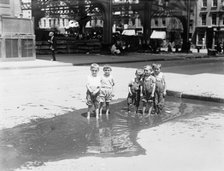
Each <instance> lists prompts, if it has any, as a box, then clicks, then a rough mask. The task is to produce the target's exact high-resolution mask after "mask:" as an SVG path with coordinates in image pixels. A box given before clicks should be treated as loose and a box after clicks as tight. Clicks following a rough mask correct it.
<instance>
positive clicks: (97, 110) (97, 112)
mask: <svg viewBox="0 0 224 171" xmlns="http://www.w3.org/2000/svg"><path fill="white" fill-rule="evenodd" d="M95 112H96V119H98V118H99V108H96V111H95Z"/></svg>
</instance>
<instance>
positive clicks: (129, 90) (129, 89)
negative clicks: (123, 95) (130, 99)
mask: <svg viewBox="0 0 224 171" xmlns="http://www.w3.org/2000/svg"><path fill="white" fill-rule="evenodd" d="M128 92H129V93H130V94H132V91H131V86H128Z"/></svg>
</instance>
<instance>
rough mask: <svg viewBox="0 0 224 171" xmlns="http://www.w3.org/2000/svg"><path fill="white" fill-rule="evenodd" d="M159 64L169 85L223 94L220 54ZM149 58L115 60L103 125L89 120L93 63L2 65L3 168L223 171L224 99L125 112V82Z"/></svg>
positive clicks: (173, 100) (171, 101)
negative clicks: (157, 112) (157, 111)
mask: <svg viewBox="0 0 224 171" xmlns="http://www.w3.org/2000/svg"><path fill="white" fill-rule="evenodd" d="M96 60H97V59H96ZM157 62H161V63H162V65H163V68H162V70H163V71H164V72H165V75H166V79H167V84H168V90H170V91H183V92H188V93H191V94H194V95H201V94H203V93H204V94H205V95H207V96H208V95H210V96H212V97H216V96H218V97H221V98H222V97H224V96H223V91H222V87H223V84H224V82H223V74H224V70H223V59H222V58H214V59H211V58H208V59H207V60H206V59H201V60H200V59H196V60H177V61H157ZM52 63H53V64H52ZM150 63H151V62H150V61H147V62H138V63H134V62H132V63H122V64H121V63H117V64H115V63H114V64H111V65H112V66H113V71H112V74H113V76H114V79H115V80H116V87H115V98H114V101H113V106H112V108H111V116H110V118H109V119H107V118H106V117H105V116H104V115H103V117H102V119H100V120H99V122H97V121H96V119H95V117H94V116H92V117H91V120H90V123H88V121H87V119H86V117H85V116H86V104H85V91H86V90H85V89H86V88H85V82H86V76H87V75H88V74H89V66H72V65H66V66H65V65H63V63H61V62H60V63H58V62H51V61H49V65H54V64H55V66H54V67H34V68H31V67H27V68H19V67H17V68H13V67H12V68H11V69H10V68H7V69H4V68H6V67H5V66H4V67H3V69H2V70H1V72H0V74H1V76H0V87H1V89H0V91H1V95H2V97H4V98H1V101H0V108H1V113H2V115H1V120H0V128H1V131H0V137H1V139H0V144H1V147H0V154H1V155H0V160H1V163H0V166H1V170H10V169H14V170H18V171H20V170H41V171H42V170H46V171H49V170H50V171H51V170H52V171H53V170H54V171H55V170H65V171H67V170H78V171H79V170H96V171H98V170H105V171H107V170H118V171H120V170H121V171H123V170H130V171H132V170H133V171H134V170H141V171H144V170H147V169H151V170H158V171H163V170H168V171H169V170H172V171H173V170H177V171H179V170H186V171H195V170H197V171H200V170H201V171H210V170H215V171H221V170H223V169H224V165H223V163H224V162H223V159H224V148H223V147H224V136H223V135H222V132H223V131H224V126H223V123H224V106H223V103H214V102H205V101H195V100H185V99H179V98H174V97H167V102H166V107H165V111H164V113H163V115H162V116H161V117H160V118H157V117H150V118H149V120H144V119H142V118H141V117H139V118H133V117H132V116H130V117H129V116H127V115H126V107H127V106H126V103H125V98H126V96H127V85H128V82H129V81H130V79H132V78H133V76H134V73H135V68H139V67H143V66H144V65H145V64H150ZM59 64H60V65H59ZM101 69H102V68H101ZM100 74H102V70H101V71H100ZM212 81H213V82H212ZM206 93H207V94H206ZM209 93H210V94H209ZM97 137H98V138H97Z"/></svg>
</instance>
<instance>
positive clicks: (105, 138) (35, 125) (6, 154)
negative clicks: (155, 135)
mask: <svg viewBox="0 0 224 171" xmlns="http://www.w3.org/2000/svg"><path fill="white" fill-rule="evenodd" d="M223 110H224V109H223V106H222V104H217V103H209V102H200V101H189V100H187V101H186V100H181V99H175V98H168V99H167V101H166V105H165V109H164V111H163V113H162V115H161V116H157V115H152V116H150V117H148V118H143V117H142V115H141V111H140V112H139V115H137V116H136V115H135V114H133V113H131V114H128V113H127V112H126V111H127V109H126V101H123V102H120V103H117V104H113V105H111V114H110V115H109V117H107V116H106V115H103V116H102V117H100V119H99V120H96V119H95V117H94V116H93V117H92V118H91V119H90V120H88V119H86V109H83V110H79V111H75V112H72V113H69V114H66V115H62V116H57V117H55V118H51V119H41V118H40V119H37V120H33V121H31V122H30V123H29V124H23V125H19V126H17V127H14V128H11V129H5V130H2V131H0V170H1V169H2V168H4V169H2V170H12V169H14V168H18V167H21V166H23V167H29V166H39V165H43V164H44V163H45V162H47V161H57V160H62V159H74V158H78V157H81V156H87V155H95V156H99V157H105V156H110V157H116V156H132V155H139V154H144V153H145V150H144V149H143V148H142V147H141V146H140V145H139V144H138V143H137V141H136V138H137V133H138V132H139V130H142V129H149V128H150V127H153V126H156V125H159V124H162V123H164V122H167V121H169V120H174V119H175V118H178V117H180V116H185V118H187V117H199V116H201V115H207V114H210V113H213V112H216V113H224V112H223Z"/></svg>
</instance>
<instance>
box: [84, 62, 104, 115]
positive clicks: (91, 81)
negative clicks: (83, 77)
mask: <svg viewBox="0 0 224 171" xmlns="http://www.w3.org/2000/svg"><path fill="white" fill-rule="evenodd" d="M90 71H91V74H90V75H89V76H88V77H87V84H86V88H87V92H86V100H87V103H86V104H87V105H88V112H87V119H89V118H90V113H91V110H92V107H93V106H94V108H95V113H96V118H97V119H98V117H99V95H100V86H101V82H100V81H101V77H100V76H98V72H99V65H98V64H96V63H93V64H91V66H90Z"/></svg>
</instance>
